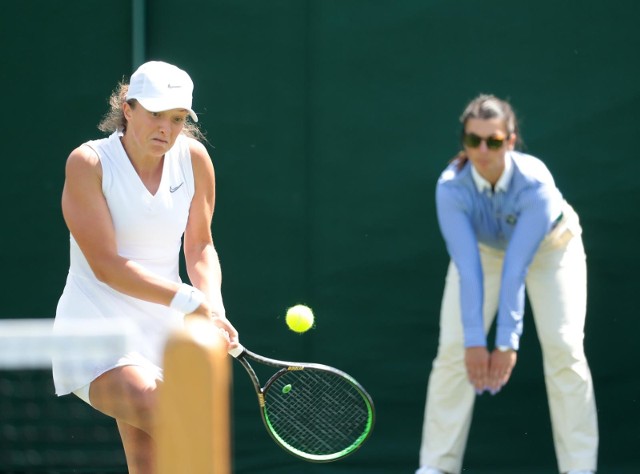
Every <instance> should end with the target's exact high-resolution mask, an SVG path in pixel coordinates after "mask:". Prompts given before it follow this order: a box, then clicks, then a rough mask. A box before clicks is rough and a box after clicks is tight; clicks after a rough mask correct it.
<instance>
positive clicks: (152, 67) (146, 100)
mask: <svg viewBox="0 0 640 474" xmlns="http://www.w3.org/2000/svg"><path fill="white" fill-rule="evenodd" d="M126 98H127V100H130V99H136V100H137V101H138V102H140V105H142V106H143V107H144V108H145V109H147V110H148V111H150V112H163V111H165V110H171V109H186V110H188V111H189V115H191V118H192V119H193V121H194V122H197V121H198V116H197V115H196V113H195V112H194V111H193V110H192V109H191V102H192V100H193V81H192V80H191V78H190V77H189V74H187V73H186V72H185V71H183V70H182V69H180V68H178V67H176V66H173V65H172V64H168V63H165V62H162V61H149V62H146V63H144V64H143V65H142V66H140V67H139V68H138V69H137V70H136V72H134V73H133V74H132V75H131V80H130V81H129V90H128V91H127V97H126Z"/></svg>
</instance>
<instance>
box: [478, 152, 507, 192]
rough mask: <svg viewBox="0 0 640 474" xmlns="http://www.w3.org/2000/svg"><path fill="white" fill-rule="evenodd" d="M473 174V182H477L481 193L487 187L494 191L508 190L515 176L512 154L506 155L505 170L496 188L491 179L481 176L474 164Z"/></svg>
mask: <svg viewBox="0 0 640 474" xmlns="http://www.w3.org/2000/svg"><path fill="white" fill-rule="evenodd" d="M471 176H472V177H473V182H474V183H475V185H476V188H477V189H478V192H479V193H483V192H484V191H485V190H487V189H488V190H489V191H494V192H498V191H502V192H506V191H507V190H508V189H509V183H510V182H511V177H512V176H513V162H512V160H511V154H509V153H507V154H506V155H505V157H504V170H503V171H502V174H501V175H500V178H499V179H498V182H497V183H496V186H495V189H493V188H492V186H491V183H490V182H489V181H487V180H486V179H484V178H483V177H482V176H480V173H478V171H477V170H476V169H475V167H474V166H473V165H471Z"/></svg>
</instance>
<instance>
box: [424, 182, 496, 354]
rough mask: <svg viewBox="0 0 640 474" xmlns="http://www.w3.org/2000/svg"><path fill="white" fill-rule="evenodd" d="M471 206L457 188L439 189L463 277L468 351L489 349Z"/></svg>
mask: <svg viewBox="0 0 640 474" xmlns="http://www.w3.org/2000/svg"><path fill="white" fill-rule="evenodd" d="M466 208H467V206H466V205H465V203H464V200H463V198H462V196H461V195H460V193H459V191H458V190H456V189H455V188H453V187H449V186H443V185H438V186H437V187H436V211H437V215H438V223H439V225H440V231H441V233H442V236H443V238H444V241H445V244H446V246H447V250H448V252H449V255H450V257H451V260H453V263H454V264H455V266H456V268H457V270H458V273H459V274H460V310H461V313H462V324H463V327H464V345H465V347H474V346H486V345H487V338H486V334H485V331H484V323H483V316H482V307H483V303H484V291H483V277H482V264H481V262H480V252H479V250H478V240H477V238H476V236H475V232H474V230H473V226H472V224H471V220H470V218H469V215H468V212H469V211H468V210H467V209H466Z"/></svg>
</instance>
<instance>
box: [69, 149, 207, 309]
mask: <svg viewBox="0 0 640 474" xmlns="http://www.w3.org/2000/svg"><path fill="white" fill-rule="evenodd" d="M62 212H63V215H64V219H65V222H66V224H67V227H68V228H69V230H70V232H71V234H72V235H73V237H74V239H75V240H76V242H77V243H78V245H79V246H80V249H81V250H82V253H83V254H84V256H85V258H86V259H87V261H88V262H89V265H90V266H91V269H92V270H93V273H94V274H95V276H96V278H97V279H98V280H99V281H101V282H103V283H106V284H107V285H109V286H110V287H112V288H114V289H115V290H117V291H119V292H121V293H124V294H126V295H129V296H133V297H135V298H139V299H142V300H145V301H150V302H153V303H159V304H162V305H165V306H168V305H169V304H170V303H171V300H172V299H173V297H174V295H175V293H176V291H177V290H178V288H179V287H180V284H179V283H176V282H173V281H171V280H168V279H165V278H161V277H158V276H157V275H155V274H153V273H152V272H149V271H147V270H146V269H144V268H143V267H142V266H140V265H138V264H137V263H135V262H133V261H131V260H128V259H126V258H123V257H121V256H120V255H118V252H117V245H116V238H115V230H114V227H113V222H112V220H111V213H110V212H109V208H108V205H107V202H106V200H105V198H104V195H103V194H102V167H101V164H100V160H99V159H98V157H97V156H96V154H95V152H94V151H93V150H91V149H90V148H89V147H86V146H81V147H79V148H76V149H75V150H74V151H73V152H72V153H71V155H69V158H68V159H67V164H66V178H65V184H64V189H63V191H62ZM196 311H198V312H203V314H206V313H207V309H206V308H203V307H202V306H201V307H200V308H198V309H197V310H196Z"/></svg>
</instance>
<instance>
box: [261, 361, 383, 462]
mask: <svg viewBox="0 0 640 474" xmlns="http://www.w3.org/2000/svg"><path fill="white" fill-rule="evenodd" d="M265 400H266V401H265V413H266V416H267V419H268V423H269V425H270V427H271V429H272V430H273V432H274V433H276V434H277V436H278V437H279V438H280V439H281V440H282V441H283V442H285V443H286V444H288V445H289V446H291V447H293V448H294V449H296V450H299V451H302V452H304V453H308V454H313V455H330V454H334V453H340V452H343V451H348V450H350V449H355V447H357V446H358V445H359V444H360V442H362V441H363V440H364V436H363V435H364V434H365V433H367V432H368V429H369V426H370V423H371V416H372V415H371V410H370V408H369V405H368V403H367V402H366V401H365V399H364V398H363V396H362V394H361V393H360V391H359V390H358V389H357V388H356V387H355V386H354V385H353V384H352V383H351V382H350V381H348V380H347V379H345V378H344V377H342V376H341V375H338V374H334V373H331V372H327V371H322V370H309V369H306V370H303V371H292V372H287V373H285V374H284V375H283V376H281V377H279V378H278V379H277V380H275V381H274V382H273V384H272V385H271V386H270V388H269V390H268V391H267V393H266V397H265Z"/></svg>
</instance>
